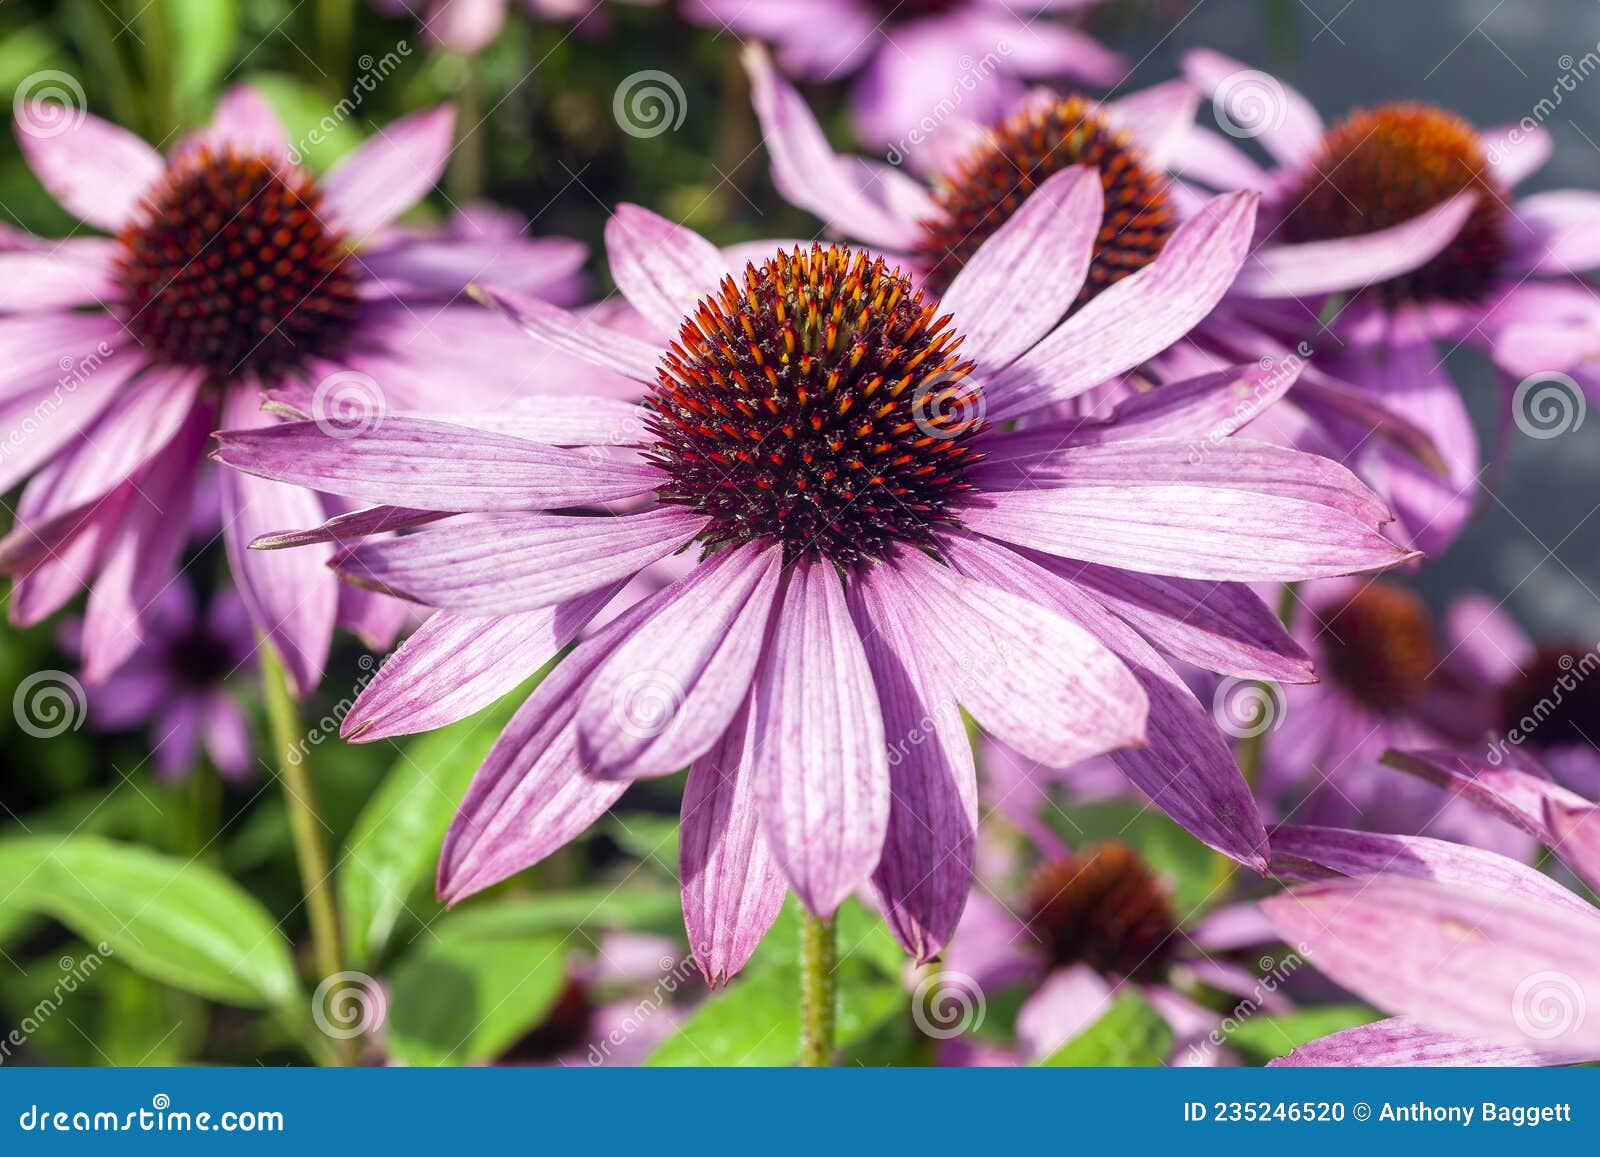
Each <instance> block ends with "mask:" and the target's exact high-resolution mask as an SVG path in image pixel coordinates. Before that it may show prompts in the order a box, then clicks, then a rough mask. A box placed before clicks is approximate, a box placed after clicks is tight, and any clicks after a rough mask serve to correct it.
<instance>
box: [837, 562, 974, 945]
mask: <svg viewBox="0 0 1600 1157" xmlns="http://www.w3.org/2000/svg"><path fill="white" fill-rule="evenodd" d="M878 570H880V571H883V572H885V573H886V572H887V570H888V568H887V567H880V568H878ZM881 582H882V576H881V575H878V576H874V575H872V574H871V573H870V572H869V574H868V575H867V576H865V577H864V578H863V579H862V580H861V581H858V582H857V583H855V584H853V585H852V587H851V589H850V591H849V600H850V608H851V611H852V613H853V614H854V617H855V621H856V627H857V629H858V630H859V631H860V633H861V639H862V642H863V644H864V646H865V647H866V652H867V665H868V666H869V667H870V668H871V670H872V679H873V682H874V684H875V685H876V686H877V689H878V704H879V707H880V708H881V709H882V711H883V729H884V734H885V736H886V737H887V739H888V741H889V791H890V797H891V803H890V805H889V831H888V835H887V837H886V838H885V840H884V845H883V858H882V859H881V860H880V861H879V862H878V870H877V871H876V872H874V873H873V877H872V883H873V887H874V889H875V890H876V892H877V895H878V900H879V903H880V906H881V907H882V910H883V916H884V920H885V921H887V922H888V925H889V929H890V931H892V932H893V933H894V935H895V939H897V940H898V941H899V942H900V944H901V945H902V946H903V947H904V948H905V950H906V951H907V952H909V953H910V954H911V956H912V959H913V960H914V961H915V962H916V963H918V964H922V963H925V962H926V961H928V960H931V959H932V958H933V957H934V956H937V955H938V954H939V952H940V951H941V950H942V949H943V948H944V945H945V943H946V941H948V940H949V939H950V937H951V935H952V934H953V933H954V932H955V930H956V925H957V924H958V923H959V922H960V920H961V912H962V909H963V908H964V907H965V906H966V902H967V893H968V891H969V890H970V889H971V887H972V869H973V859H974V845H975V842H976V832H977V828H978V784H977V773H976V770H975V769H974V767H973V762H972V744H971V743H970V741H969V740H968V738H967V731H966V727H965V725H964V724H963V723H962V721H961V713H960V711H959V710H957V708H956V703H955V699H954V698H953V697H952V696H951V694H950V692H949V688H948V686H947V685H946V684H945V683H944V681H943V680H941V679H940V678H939V676H938V674H937V673H936V671H935V670H934V664H933V663H932V662H930V661H929V657H928V656H927V655H926V654H924V652H923V650H922V649H921V647H919V645H918V643H917V641H916V640H915V638H914V637H913V630H914V629H915V622H914V621H907V620H906V619H905V618H903V617H902V614H901V608H900V607H899V605H898V604H897V603H896V601H895V599H894V597H893V594H892V593H889V594H885V593H884V592H883V591H881V590H880V585H881Z"/></svg>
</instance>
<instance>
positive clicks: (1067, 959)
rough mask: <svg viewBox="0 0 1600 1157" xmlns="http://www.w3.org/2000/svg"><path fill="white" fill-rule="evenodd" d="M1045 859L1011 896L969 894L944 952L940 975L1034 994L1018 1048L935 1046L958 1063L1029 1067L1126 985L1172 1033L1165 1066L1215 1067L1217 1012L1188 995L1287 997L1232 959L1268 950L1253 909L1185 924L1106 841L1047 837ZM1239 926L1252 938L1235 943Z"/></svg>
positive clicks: (1135, 863)
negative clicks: (1193, 991) (1202, 990)
mask: <svg viewBox="0 0 1600 1157" xmlns="http://www.w3.org/2000/svg"><path fill="white" fill-rule="evenodd" d="M1038 850H1039V852H1040V853H1041V859H1042V863H1041V864H1040V865H1039V866H1038V867H1037V868H1036V870H1035V871H1034V874H1033V877H1032V879H1031V880H1029V881H1028V882H1027V884H1026V885H1025V886H1024V887H1023V888H1021V890H1020V894H1019V895H1017V896H1016V897H1015V899H1014V901H1008V902H1006V903H1002V902H1001V901H999V900H997V899H996V898H994V895H993V893H991V892H990V891H989V890H979V891H977V892H975V893H974V895H973V897H972V898H971V900H969V902H968V904H967V909H966V912H965V914H964V915H963V916H962V919H961V924H960V926H959V927H958V928H957V929H956V933H955V935H954V936H953V937H952V938H951V941H950V947H949V949H948V950H947V951H946V953H945V957H944V962H943V975H944V976H945V977H946V978H947V979H948V980H949V981H950V982H953V983H957V984H961V985H965V984H968V983H969V982H970V983H973V984H975V985H977V987H978V989H979V991H981V992H984V993H987V994H991V995H992V994H993V993H995V992H998V991H999V990H1001V989H1003V988H1006V987H1010V986H1012V985H1015V984H1018V983H1022V984H1025V985H1028V986H1029V987H1031V989H1032V992H1031V994H1030V995H1029V996H1028V997H1027V999H1026V1000H1025V1001H1024V1002H1023V1004H1022V1006H1021V1008H1020V1009H1019V1010H1018V1012H1017V1023H1016V1038H1017V1052H1016V1053H1015V1054H1014V1055H1012V1056H1010V1057H1007V1056H1006V1054H1003V1053H1000V1052H997V1051H996V1050H995V1049H994V1048H992V1047H989V1046H984V1045H982V1044H977V1043H975V1042H973V1041H971V1040H969V1039H963V1040H957V1041H952V1042H950V1043H949V1044H948V1045H946V1046H945V1048H944V1049H942V1050H941V1053H942V1055H943V1056H944V1058H945V1059H946V1060H949V1061H954V1062H956V1063H982V1064H996V1063H1001V1062H1007V1063H1014V1064H1028V1063H1031V1062H1038V1061H1040V1060H1043V1059H1045V1058H1046V1057H1049V1056H1050V1055H1051V1054H1053V1053H1055V1052H1057V1051H1059V1050H1060V1049H1062V1048H1063V1047H1065V1046H1066V1045H1067V1044H1069V1043H1071V1041H1072V1040H1073V1039H1074V1038H1075V1037H1077V1036H1078V1035H1079V1034H1080V1033H1082V1032H1083V1031H1085V1030H1086V1029H1088V1028H1089V1027H1091V1026H1092V1025H1093V1024H1094V1023H1095V1022H1096V1021H1097V1020H1099V1019H1100V1017H1102V1016H1103V1015H1104V1014H1105V1013H1106V1012H1107V1011H1108V1010H1109V1009H1110V1007H1111V1003H1112V1001H1114V1000H1115V999H1116V998H1117V997H1118V996H1119V995H1121V994H1122V993H1123V992H1124V991H1126V990H1132V991H1134V992H1137V993H1138V994H1139V995H1140V996H1142V997H1143V998H1144V999H1145V1000H1146V1001H1148V1002H1149V1004H1150V1005H1151V1006H1152V1007H1153V1008H1154V1009H1155V1010H1156V1012H1157V1013H1158V1014H1159V1015H1160V1016H1161V1017H1162V1018H1163V1019H1164V1020H1166V1021H1167V1024H1168V1026H1169V1027H1170V1028H1171V1029H1172V1031H1173V1054H1172V1055H1173V1061H1172V1063H1174V1064H1177V1063H1202V1064H1217V1063H1221V1062H1223V1061H1225V1060H1227V1059H1229V1054H1228V1053H1227V1050H1226V1049H1225V1048H1222V1047H1211V1045H1210V1042H1209V1040H1208V1038H1209V1037H1210V1034H1211V1032H1212V1030H1213V1029H1215V1028H1216V1027H1217V1024H1218V1022H1219V1020H1220V1019H1221V1018H1220V1016H1219V1015H1218V1014H1217V1013H1215V1012H1213V1011H1211V1010H1210V1009H1208V1008H1206V1007H1205V1006H1204V1005H1202V1004H1199V1003H1198V1002H1196V1001H1195V1000H1194V999H1193V998H1192V997H1191V996H1189V995H1187V994H1186V993H1185V991H1184V990H1185V989H1186V988H1192V987H1194V986H1196V985H1204V986H1206V987H1209V988H1213V989H1216V990H1217V991H1219V992H1224V993H1229V994H1233V995H1238V996H1247V997H1251V998H1252V999H1255V1000H1257V1001H1258V1003H1259V1004H1260V1007H1262V1008H1263V1009H1264V1010H1266V1011H1268V1012H1281V1011H1283V1010H1284V1009H1286V1008H1287V1007H1288V1005H1287V1002H1286V1001H1285V999H1284V998H1283V997H1281V996H1278V995H1276V994H1275V993H1274V992H1268V991H1264V989H1263V985H1262V982H1261V979H1260V977H1258V976H1257V975H1255V974H1253V973H1251V972H1250V971H1249V970H1248V969H1245V968H1242V967H1240V966H1238V965H1236V964H1234V963H1232V962H1231V961H1230V960H1229V959H1227V957H1228V955H1229V954H1230V953H1232V952H1233V951H1234V950H1236V949H1240V948H1248V947H1252V946H1260V947H1266V946H1270V945H1271V944H1273V943H1274V942H1275V941H1276V937H1275V935H1274V934H1273V933H1272V931H1271V929H1270V928H1269V927H1268V926H1267V925H1266V923H1265V921H1264V920H1262V919H1261V917H1260V915H1259V913H1257V912H1256V911H1255V907H1254V905H1243V906H1238V907H1224V908H1219V909H1218V910H1216V911H1215V912H1214V913H1212V914H1211V915H1210V916H1208V917H1204V918H1202V919H1200V920H1198V921H1195V922H1193V923H1192V925H1191V926H1189V927H1185V925H1186V924H1188V923H1190V922H1189V921H1187V920H1186V919H1184V918H1183V917H1182V916H1181V915H1180V913H1178V912H1177V911H1175V910H1174V907H1173V904H1172V900H1171V896H1170V894H1169V889H1168V888H1167V886H1166V885H1165V884H1164V883H1163V882H1162V880H1161V879H1160V877H1159V876H1158V875H1157V873H1156V872H1155V871H1154V870H1153V869H1152V868H1151V867H1150V866H1149V865H1148V864H1147V863H1145V861H1144V860H1143V859H1142V858H1140V856H1139V854H1138V853H1137V852H1135V851H1134V850H1133V849H1132V848H1130V847H1128V846H1127V845H1126V844H1123V843H1120V842H1117V841H1114V840H1113V841H1108V842H1105V843H1101V844H1095V845H1091V846H1088V847H1085V848H1082V849H1080V850H1079V851H1077V852H1073V851H1071V850H1070V849H1068V848H1066V847H1065V846H1064V845H1063V844H1062V843H1061V841H1060V840H1059V839H1055V838H1054V837H1047V838H1046V839H1045V840H1044V841H1042V842H1041V844H1040V846H1039V847H1038ZM1241 926H1247V927H1250V928H1252V929H1254V931H1255V932H1256V933H1259V936H1257V937H1255V938H1251V937H1248V936H1247V937H1246V938H1244V939H1241V938H1240V928H1241Z"/></svg>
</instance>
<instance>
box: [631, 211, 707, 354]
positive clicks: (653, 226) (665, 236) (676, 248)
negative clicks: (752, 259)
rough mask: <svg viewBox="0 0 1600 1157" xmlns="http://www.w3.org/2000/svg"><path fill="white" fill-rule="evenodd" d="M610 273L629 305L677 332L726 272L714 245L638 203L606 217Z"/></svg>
mask: <svg viewBox="0 0 1600 1157" xmlns="http://www.w3.org/2000/svg"><path fill="white" fill-rule="evenodd" d="M606 256H607V257H608V258H609V259H610V265H611V276H612V277H614V278H615V279H616V282H617V288H618V289H620V290H622V292H623V294H624V295H625V296H626V297H627V299H628V300H629V302H631V303H632V304H633V307H634V308H635V309H637V310H638V311H639V312H640V313H642V314H644V315H645V316H646V317H648V318H649V319H650V320H651V321H653V322H655V323H656V325H658V326H660V327H661V330H662V331H663V332H664V333H676V332H677V331H678V327H679V326H681V325H682V324H683V322H684V319H685V318H687V317H688V316H689V315H690V314H692V313H693V312H694V311H695V306H696V305H698V304H699V302H700V299H701V298H703V297H706V296H709V295H710V294H712V293H714V292H715V291H716V288H717V284H718V282H720V281H721V280H722V278H723V276H724V275H725V273H726V272H727V269H726V263H725V262H724V261H723V260H722V255H721V254H720V253H719V252H717V247H716V246H715V245H713V244H711V242H709V241H707V240H706V239H705V238H704V237H702V236H700V235H699V234H698V233H696V232H694V230H692V229H686V228H684V227H683V226H682V225H675V224H673V223H672V222H671V221H668V220H667V219H666V218H665V217H659V216H657V215H656V214H654V213H652V212H650V211H649V210H648V209H643V208H640V207H639V206H638V205H628V204H622V205H618V206H617V208H616V210H615V211H614V212H613V213H612V215H611V218H610V220H608V221H607V222H606Z"/></svg>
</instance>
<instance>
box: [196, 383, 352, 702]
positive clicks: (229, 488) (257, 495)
mask: <svg viewBox="0 0 1600 1157" xmlns="http://www.w3.org/2000/svg"><path fill="white" fill-rule="evenodd" d="M222 420H223V421H224V422H225V423H227V424H228V425H229V426H232V427H235V428H239V429H247V428H249V427H252V426H257V425H259V424H261V423H264V422H270V421H272V419H271V418H270V417H268V416H267V415H265V414H263V413H262V412H261V411H260V410H259V409H258V408H257V406H256V399H255V398H254V397H253V396H251V391H249V390H241V389H235V390H232V391H229V393H228V395H227V398H226V400H225V403H224V406H223V412H222ZM221 482H222V534H223V543H224V545H225V546H226V548H227V552H228V565H229V567H230V568H231V569H232V571H233V578H234V582H235V583H237V584H238V587H239V594H240V596H241V597H242V598H243V599H244V602H245V606H246V607H247V608H249V611H250V618H251V619H252V621H254V623H255V625H256V629H257V630H259V631H260V632H261V633H262V634H263V635H265V636H266V639H267V642H268V644H269V645H270V646H271V647H273V648H274V649H275V650H276V651H277V653H278V655H279V657H280V658H281V659H282V661H283V665H284V670H285V672H286V673H287V674H288V676H289V681H290V683H291V685H292V686H293V688H294V690H295V692H296V694H299V695H309V694H310V693H311V692H312V691H313V690H314V689H315V688H316V686H317V684H318V683H319V682H320V681H321V679H322V670H323V666H324V664H326V662H327V660H328V649H329V647H330V646H331V645H332V642H333V624H334V618H335V616H336V615H337V613H338V609H339V580H338V579H337V578H336V577H335V576H334V574H333V572H332V571H330V570H329V569H328V568H327V562H328V559H329V558H330V557H331V556H332V553H333V552H332V549H331V548H330V547H328V546H325V545H321V546H308V547H304V548H302V549H300V550H279V551H264V550H251V549H250V543H251V541H252V540H253V539H255V538H258V537H260V536H261V535H263V534H266V533H267V532H268V531H273V530H278V529H280V528H282V527H285V526H314V525H316V523H318V522H320V521H321V520H322V517H323V508H322V501H321V499H319V498H318V497H317V495H316V494H314V493H313V492H312V491H310V490H303V489H301V488H300V487H298V486H285V485H282V484H280V483H276V482H269V481H265V480H263V479H260V478H254V477H251V476H250V475H248V474H242V473H239V472H238V471H234V470H226V471H223V473H222V479H221Z"/></svg>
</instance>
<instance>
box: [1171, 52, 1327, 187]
mask: <svg viewBox="0 0 1600 1157" xmlns="http://www.w3.org/2000/svg"><path fill="white" fill-rule="evenodd" d="M1183 73H1184V75H1185V76H1187V77H1188V78H1189V79H1190V80H1191V81H1193V82H1194V83H1195V84H1196V85H1197V86H1199V88H1200V91H1201V92H1203V93H1205V94H1206V95H1207V96H1208V97H1210V98H1211V99H1212V102H1213V103H1214V104H1216V106H1217V108H1218V110H1219V113H1226V114H1227V117H1228V120H1229V121H1230V122H1232V123H1233V124H1235V125H1237V126H1239V128H1240V130H1241V131H1243V132H1247V133H1249V134H1250V135H1251V136H1254V137H1255V138H1256V139H1257V140H1258V141H1259V142H1260V144H1261V147H1262V148H1264V149H1266V150H1267V152H1269V153H1271V154H1272V156H1273V157H1274V158H1275V159H1276V160H1277V161H1278V162H1280V163H1281V164H1284V165H1289V166H1299V165H1304V164H1306V163H1307V162H1309V161H1311V160H1312V159H1313V158H1314V157H1315V156H1316V155H1317V153H1318V152H1319V151H1320V149H1321V147H1322V132H1323V128H1322V118H1321V117H1319V116H1318V115H1317V110H1316V109H1315V108H1313V107H1312V105H1311V102H1310V101H1308V100H1307V99H1306V98H1305V97H1303V96H1301V95H1300V93H1299V92H1298V91H1297V90H1296V89H1294V88H1293V87H1291V86H1290V85H1288V84H1285V83H1284V82H1283V81H1281V80H1279V79H1277V78H1276V77H1272V76H1268V75H1267V74H1266V73H1264V72H1261V71H1259V70H1257V69H1253V68H1249V67H1247V66H1246V65H1243V64H1241V63H1239V62H1238V61H1237V60H1234V59H1232V58H1230V57H1227V56H1224V55H1222V53H1220V52H1212V51H1211V50H1210V49H1206V48H1196V49H1192V50H1190V51H1189V52H1186V53H1184V54H1183Z"/></svg>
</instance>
